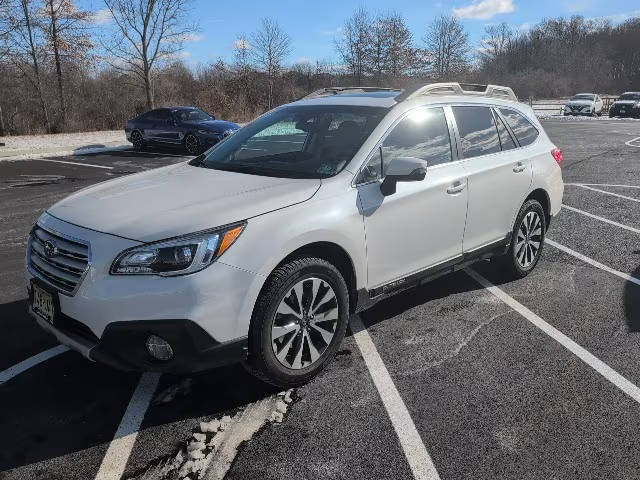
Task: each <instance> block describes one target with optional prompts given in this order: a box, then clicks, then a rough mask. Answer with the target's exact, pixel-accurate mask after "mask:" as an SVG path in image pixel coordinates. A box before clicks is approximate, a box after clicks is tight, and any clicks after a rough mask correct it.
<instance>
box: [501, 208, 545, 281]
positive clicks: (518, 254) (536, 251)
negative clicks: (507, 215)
mask: <svg viewBox="0 0 640 480" xmlns="http://www.w3.org/2000/svg"><path fill="white" fill-rule="evenodd" d="M546 229H547V225H546V217H545V214H544V209H543V208H542V205H540V202H538V201H537V200H534V199H531V200H527V201H526V202H525V203H524V205H522V207H521V208H520V212H519V213H518V217H517V218H516V222H515V225H514V227H513V232H512V235H511V245H510V246H509V251H508V252H507V254H506V255H504V256H503V257H502V263H503V266H504V268H505V271H506V273H507V274H508V275H509V276H510V277H513V278H523V277H526V276H527V275H529V273H530V272H531V271H532V270H533V269H534V268H535V266H536V265H537V264H538V260H540V255H541V254H542V248H543V246H544V237H545V233H546Z"/></svg>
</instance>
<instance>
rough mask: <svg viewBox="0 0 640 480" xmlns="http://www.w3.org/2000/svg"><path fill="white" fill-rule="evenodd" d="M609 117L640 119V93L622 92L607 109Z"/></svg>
mask: <svg viewBox="0 0 640 480" xmlns="http://www.w3.org/2000/svg"><path fill="white" fill-rule="evenodd" d="M609 116H610V117H635V118H640V92H624V93H623V94H622V95H620V96H619V97H618V99H617V100H616V101H615V102H613V105H611V108H610V109H609Z"/></svg>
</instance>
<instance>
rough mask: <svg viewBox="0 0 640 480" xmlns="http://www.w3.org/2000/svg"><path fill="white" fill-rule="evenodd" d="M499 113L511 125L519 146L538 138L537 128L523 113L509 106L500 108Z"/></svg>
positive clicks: (528, 143)
mask: <svg viewBox="0 0 640 480" xmlns="http://www.w3.org/2000/svg"><path fill="white" fill-rule="evenodd" d="M500 113H501V114H502V116H503V117H504V118H505V120H506V121H507V123H508V124H509V126H510V127H511V130H512V131H513V133H514V135H515V136H516V138H517V139H518V142H519V143H520V146H521V147H526V146H527V145H530V144H532V143H533V142H534V141H535V139H536V138H538V129H537V128H536V127H534V126H533V125H531V122H529V120H527V119H526V118H524V116H523V115H521V114H519V113H518V112H516V111H515V110H511V109H509V108H501V109H500Z"/></svg>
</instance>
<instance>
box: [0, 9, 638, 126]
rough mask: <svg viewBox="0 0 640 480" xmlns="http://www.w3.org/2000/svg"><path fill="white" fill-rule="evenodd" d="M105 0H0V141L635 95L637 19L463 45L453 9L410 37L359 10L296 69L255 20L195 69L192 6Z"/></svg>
mask: <svg viewBox="0 0 640 480" xmlns="http://www.w3.org/2000/svg"><path fill="white" fill-rule="evenodd" d="M102 1H103V8H102V9H100V11H99V14H100V15H97V13H96V12H90V11H84V10H82V9H79V8H78V7H77V6H76V4H75V3H74V0H0V136H2V135H17V134H30V133H55V132H65V131H86V130H101V129H112V128H116V129H117V128H121V127H123V125H124V122H125V121H126V120H127V119H128V118H131V117H133V116H134V115H136V114H138V113H141V112H143V111H145V110H148V109H150V108H154V107H155V106H160V105H171V104H183V105H184V104H187V105H196V106H199V107H200V108H202V109H204V110H206V111H208V112H210V113H212V114H214V115H216V116H217V117H221V118H225V119H229V120H234V121H247V120H250V119H252V118H255V117H256V116H257V115H259V114H261V113H263V112H264V111H266V110H268V109H270V108H273V106H275V105H279V104H282V103H286V102H289V101H291V100H294V99H296V98H299V97H301V96H303V95H305V94H306V93H309V92H311V91H313V90H315V89H318V88H322V87H330V86H337V85H356V86H357V85H373V86H389V87H401V88H411V87H413V86H417V85H420V84H424V83H428V82H434V81H461V82H462V81H464V82H471V83H496V84H505V85H509V86H511V87H512V88H514V90H515V92H516V94H517V95H518V96H519V97H520V98H526V97H529V96H534V97H557V96H566V95H570V94H573V93H575V92H576V91H594V92H598V93H613V94H615V93H619V92H621V91H623V90H628V89H634V88H635V89H636V90H640V54H639V53H638V49H637V46H638V45H640V18H633V19H630V20H627V21H626V22H623V23H621V24H617V25H614V24H612V23H611V22H610V21H604V20H586V19H584V18H582V17H579V16H574V17H571V18H568V19H565V18H558V19H546V20H543V21H541V22H540V23H538V24H537V25H535V26H533V27H531V28H529V29H526V30H525V29H515V28H513V27H511V26H510V25H508V24H506V23H501V24H497V25H489V26H487V27H486V30H485V33H484V35H483V37H482V40H481V41H480V43H479V44H473V43H472V42H471V41H470V40H469V35H468V33H467V32H466V31H465V29H464V27H463V25H462V23H461V22H460V21H459V19H458V18H456V17H455V16H452V15H442V16H439V17H437V18H432V19H425V27H424V29H423V31H422V35H421V36H420V38H414V35H413V33H412V32H411V30H410V29H409V28H408V26H407V22H406V20H405V18H404V17H403V16H402V15H401V14H400V13H397V12H381V13H372V12H369V11H367V10H365V9H364V8H360V9H357V10H356V11H355V12H354V13H353V14H352V15H351V16H350V17H349V18H347V19H346V20H345V22H344V24H343V25H342V27H341V28H340V29H339V30H338V32H337V33H336V35H335V38H334V50H335V58H334V59H328V60H316V61H314V62H311V61H298V62H297V63H294V64H287V59H288V57H289V55H290V54H291V51H292V47H291V38H290V37H289V35H288V34H287V32H286V31H284V29H283V28H282V27H281V26H280V24H279V23H278V21H277V20H276V19H273V18H265V19H262V20H261V22H260V24H259V26H258V28H257V29H256V30H255V31H254V32H249V33H240V34H238V36H237V38H236V40H235V42H234V43H233V46H232V48H233V59H232V60H230V61H226V62H225V61H222V60H217V61H214V62H211V63H209V64H199V65H197V66H193V65H188V64H187V63H186V62H185V60H184V58H183V57H182V56H181V52H183V50H184V45H185V42H187V41H189V40H190V39H192V38H195V36H196V35H198V26H197V25H196V24H193V23H190V20H189V19H191V18H194V15H193V13H194V12H193V11H192V8H193V7H192V4H191V0H102ZM209 38H211V37H210V36H209Z"/></svg>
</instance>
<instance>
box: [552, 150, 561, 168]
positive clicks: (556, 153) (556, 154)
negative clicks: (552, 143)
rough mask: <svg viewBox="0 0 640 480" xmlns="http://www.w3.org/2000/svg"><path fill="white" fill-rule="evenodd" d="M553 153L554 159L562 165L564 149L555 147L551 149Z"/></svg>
mask: <svg viewBox="0 0 640 480" xmlns="http://www.w3.org/2000/svg"><path fill="white" fill-rule="evenodd" d="M551 155H552V156H553V158H554V160H555V161H556V162H558V165H559V166H560V167H562V150H560V149H559V148H554V149H553V150H551Z"/></svg>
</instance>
